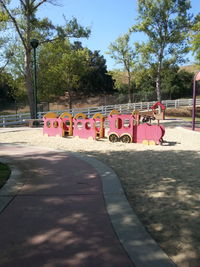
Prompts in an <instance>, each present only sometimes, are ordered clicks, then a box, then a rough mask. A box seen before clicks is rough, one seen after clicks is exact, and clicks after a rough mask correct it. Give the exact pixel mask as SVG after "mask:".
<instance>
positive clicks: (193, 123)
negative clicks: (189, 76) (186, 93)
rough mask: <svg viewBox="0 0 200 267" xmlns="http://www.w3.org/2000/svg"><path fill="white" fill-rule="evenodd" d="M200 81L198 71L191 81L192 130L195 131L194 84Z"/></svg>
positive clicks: (199, 72)
mask: <svg viewBox="0 0 200 267" xmlns="http://www.w3.org/2000/svg"><path fill="white" fill-rule="evenodd" d="M197 81H200V71H198V72H197V73H196V74H195V76H194V80H193V104H192V106H193V107H192V130H193V131H195V111H196V82H197Z"/></svg>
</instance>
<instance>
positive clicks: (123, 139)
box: [120, 134, 131, 143]
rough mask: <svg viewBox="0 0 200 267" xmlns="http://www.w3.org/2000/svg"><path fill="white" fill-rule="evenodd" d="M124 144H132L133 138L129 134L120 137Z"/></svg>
mask: <svg viewBox="0 0 200 267" xmlns="http://www.w3.org/2000/svg"><path fill="white" fill-rule="evenodd" d="M120 141H121V142H122V143H131V137H130V136H129V135H128V134H125V135H123V136H121V137H120Z"/></svg>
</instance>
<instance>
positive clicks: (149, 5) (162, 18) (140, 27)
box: [131, 0, 192, 101]
mask: <svg viewBox="0 0 200 267" xmlns="http://www.w3.org/2000/svg"><path fill="white" fill-rule="evenodd" d="M190 7H191V6H190V1H189V0H188V1H185V0H138V18H137V24H136V25H134V26H133V27H132V29H131V31H135V32H143V33H144V34H145V35H146V36H147V42H146V43H144V42H143V43H142V44H139V43H138V44H136V45H137V48H138V51H139V52H140V53H141V54H142V57H141V59H142V60H143V61H144V62H145V63H148V64H150V65H151V64H156V65H157V71H156V80H155V82H156V93H157V100H158V101H161V82H162V70H163V61H164V59H168V60H171V62H172V63H173V64H175V63H176V62H177V63H178V62H180V61H183V55H184V54H185V53H187V52H188V44H187V34H188V30H189V28H190V25H191V19H192V16H191V15H190V14H188V10H189V9H190Z"/></svg>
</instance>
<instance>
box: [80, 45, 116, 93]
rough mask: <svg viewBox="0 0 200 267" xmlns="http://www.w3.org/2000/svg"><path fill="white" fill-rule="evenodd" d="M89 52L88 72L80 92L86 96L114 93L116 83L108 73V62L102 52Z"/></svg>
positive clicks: (82, 80)
mask: <svg viewBox="0 0 200 267" xmlns="http://www.w3.org/2000/svg"><path fill="white" fill-rule="evenodd" d="M87 51H88V60H87V66H86V69H87V70H86V71H85V73H84V75H82V78H81V81H80V90H81V91H82V92H83V93H84V94H85V95H99V94H106V93H113V88H114V81H113V79H112V76H111V75H110V74H109V73H108V72H107V66H106V60H105V59H104V57H103V56H102V55H100V52H99V51H97V50H95V51H94V52H92V51H91V50H87Z"/></svg>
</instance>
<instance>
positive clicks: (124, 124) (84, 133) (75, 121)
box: [43, 102, 165, 145]
mask: <svg viewBox="0 0 200 267" xmlns="http://www.w3.org/2000/svg"><path fill="white" fill-rule="evenodd" d="M158 106H160V108H161V112H160V113H158V112H157V107H158ZM151 109H152V110H151V111H147V112H142V111H141V112H139V111H133V112H132V114H119V112H118V111H117V110H113V111H111V112H110V114H109V116H107V117H105V116H103V115H102V114H101V113H96V114H95V115H94V116H93V117H92V118H87V116H86V115H85V114H83V113H78V114H76V115H75V116H74V117H73V116H72V115H71V114H70V113H67V112H64V113H62V114H61V115H60V116H59V117H58V116H57V115H56V114H55V113H53V112H49V113H47V114H46V115H44V117H43V121H44V127H43V134H46V135H48V136H61V137H67V136H77V137H79V138H86V139H88V138H92V139H93V140H97V139H100V138H104V137H105V128H108V132H107V135H108V139H109V141H110V142H113V143H114V142H118V141H121V142H123V143H132V142H133V143H143V144H149V145H151V144H152V145H153V144H162V142H163V136H164V134H165V129H164V127H163V126H162V125H160V124H159V120H160V119H164V113H165V106H163V105H162V104H161V103H159V102H157V103H156V104H155V105H153V106H152V107H151ZM141 118H143V119H142V122H143V123H141V122H140V120H141ZM155 119H157V120H158V123H157V125H156V124H151V120H155Z"/></svg>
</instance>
